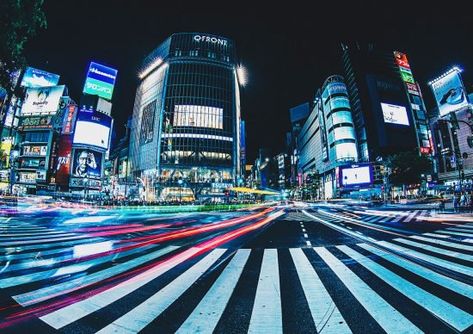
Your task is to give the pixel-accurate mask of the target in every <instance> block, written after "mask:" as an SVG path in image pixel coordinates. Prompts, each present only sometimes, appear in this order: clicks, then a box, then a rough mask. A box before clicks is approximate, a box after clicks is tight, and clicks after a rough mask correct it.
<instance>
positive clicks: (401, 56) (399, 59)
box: [394, 51, 411, 68]
mask: <svg viewBox="0 0 473 334" xmlns="http://www.w3.org/2000/svg"><path fill="white" fill-rule="evenodd" d="M394 59H395V60H396V64H397V65H398V66H400V67H405V68H411V66H410V65H409V61H408V60H407V55H406V54H405V53H402V52H399V51H394Z"/></svg>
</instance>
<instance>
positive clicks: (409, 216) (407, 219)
mask: <svg viewBox="0 0 473 334" xmlns="http://www.w3.org/2000/svg"><path fill="white" fill-rule="evenodd" d="M418 213H419V210H414V211H413V212H412V213H411V214H410V215H408V216H407V217H406V219H404V223H410V222H411V220H412V219H414V217H415V216H416V215H417V214H418Z"/></svg>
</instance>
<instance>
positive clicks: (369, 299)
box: [314, 247, 422, 333]
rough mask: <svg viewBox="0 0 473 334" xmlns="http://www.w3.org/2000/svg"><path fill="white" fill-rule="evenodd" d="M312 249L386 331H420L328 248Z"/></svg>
mask: <svg viewBox="0 0 473 334" xmlns="http://www.w3.org/2000/svg"><path fill="white" fill-rule="evenodd" d="M314 250H315V251H316V252H317V254H318V255H319V256H320V257H321V258H322V259H323V260H324V261H325V263H327V265H328V266H329V267H330V269H332V270H333V272H334V273H335V274H336V275H337V276H338V278H339V279H340V280H341V281H342V282H343V284H344V285H345V286H346V287H347V289H348V290H350V292H351V293H352V294H353V295H354V296H355V298H356V299H357V300H358V301H359V302H360V304H361V305H363V307H364V308H365V309H366V310H367V311H368V312H369V313H370V315H371V316H372V317H373V318H374V319H375V320H376V321H377V322H378V324H379V325H380V326H381V327H382V328H383V329H384V330H385V331H386V332H388V333H422V331H421V330H420V329H419V328H417V327H416V326H415V325H414V324H413V323H411V322H410V321H409V320H408V319H407V318H405V317H404V316H403V315H402V314H401V313H399V312H398V311H397V310H396V309H395V308H394V307H392V306H391V305H390V304H389V303H387V302H386V301H385V300H384V299H383V298H381V297H380V296H379V295H378V294H377V293H376V292H375V291H373V290H372V289H371V288H370V287H369V286H368V285H367V284H366V283H365V282H364V281H363V280H362V279H360V278H359V277H358V276H356V275H355V274H354V273H353V272H352V271H351V270H350V269H349V268H348V267H346V266H345V265H344V264H343V263H342V262H341V261H340V260H339V259H337V258H336V257H335V256H334V255H333V254H331V253H330V252H329V251H328V250H326V249H325V248H321V247H316V248H314ZM387 314H389V317H387V316H386V315H387Z"/></svg>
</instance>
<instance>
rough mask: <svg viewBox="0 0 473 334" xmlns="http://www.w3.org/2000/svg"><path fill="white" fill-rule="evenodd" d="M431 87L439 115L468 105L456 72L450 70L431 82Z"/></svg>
mask: <svg viewBox="0 0 473 334" xmlns="http://www.w3.org/2000/svg"><path fill="white" fill-rule="evenodd" d="M431 87H432V91H433V93H434V96H435V101H436V102H437V105H438V107H439V112H440V116H444V115H446V114H448V113H450V112H452V111H457V110H459V109H461V108H463V107H466V106H468V100H467V97H466V94H465V88H464V87H463V83H462V80H461V78H460V75H459V74H458V72H456V71H452V72H451V73H449V74H448V75H446V76H444V77H443V78H441V79H439V80H437V81H435V82H433V83H432V85H431Z"/></svg>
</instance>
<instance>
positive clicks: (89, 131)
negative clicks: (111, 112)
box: [73, 111, 112, 150]
mask: <svg viewBox="0 0 473 334" xmlns="http://www.w3.org/2000/svg"><path fill="white" fill-rule="evenodd" d="M111 127H112V118H111V117H110V116H107V115H105V114H101V113H94V112H92V113H88V112H83V111H82V112H79V115H78V116H77V121H76V127H75V129H74V139H73V143H74V144H83V145H90V146H96V147H99V148H103V149H106V150H107V149H108V145H109V141H110V129H111Z"/></svg>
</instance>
